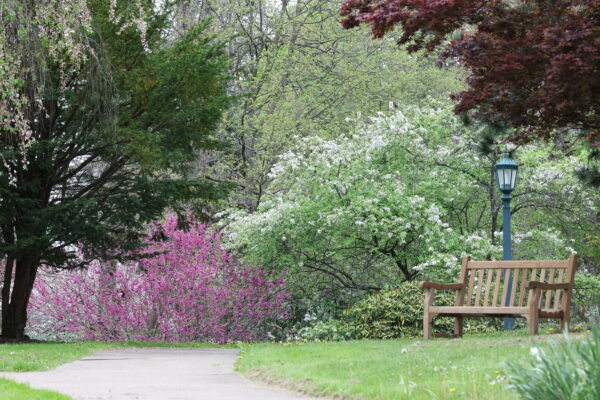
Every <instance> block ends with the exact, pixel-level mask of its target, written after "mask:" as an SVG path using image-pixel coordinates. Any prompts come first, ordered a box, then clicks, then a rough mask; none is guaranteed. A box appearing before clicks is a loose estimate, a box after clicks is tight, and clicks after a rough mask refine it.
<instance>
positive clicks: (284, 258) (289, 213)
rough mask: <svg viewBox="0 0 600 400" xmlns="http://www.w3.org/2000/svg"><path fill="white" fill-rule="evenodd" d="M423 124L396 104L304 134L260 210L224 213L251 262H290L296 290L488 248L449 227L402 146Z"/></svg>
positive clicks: (407, 272) (376, 285) (365, 284)
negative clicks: (354, 124) (357, 122)
mask: <svg viewBox="0 0 600 400" xmlns="http://www.w3.org/2000/svg"><path fill="white" fill-rule="evenodd" d="M419 130H420V129H419V127H418V126H415V125H414V124H412V123H411V122H409V120H408V119H407V118H406V117H405V116H404V115H402V114H401V113H398V114H397V115H396V116H395V117H394V118H391V119H387V118H385V117H384V116H382V117H379V118H374V119H373V122H372V123H371V124H369V125H365V126H362V127H360V128H359V129H357V131H356V132H355V133H354V134H352V135H348V136H345V137H341V138H339V139H336V140H323V139H319V138H307V139H304V140H302V144H301V145H300V146H299V147H298V148H297V149H296V150H295V151H294V152H290V153H287V154H285V155H283V156H282V158H281V161H280V162H279V163H278V164H277V165H276V166H275V167H274V168H273V169H272V171H271V177H272V178H273V185H272V186H271V191H270V196H269V198H268V200H267V201H265V202H263V203H262V204H261V205H260V206H259V209H258V211H257V212H255V213H254V214H245V213H243V212H234V213H232V214H231V215H230V216H229V218H230V220H231V222H230V223H229V225H228V226H227V229H226V232H227V233H228V235H229V238H230V239H231V241H232V242H233V243H234V246H235V247H236V248H238V249H240V250H242V251H244V252H245V254H247V257H248V259H249V260H251V261H252V262H256V261H257V260H261V261H262V262H264V263H265V265H267V264H268V265H269V266H272V267H274V268H278V269H281V270H285V271H287V273H288V274H289V277H290V282H295V283H296V286H295V289H296V290H299V291H305V290H306V291H310V290H315V288H317V289H316V290H317V291H321V293H322V294H324V293H329V294H333V293H336V291H339V290H343V291H349V292H356V291H374V290H379V289H381V288H382V287H384V286H385V285H387V284H394V283H401V282H403V281H410V280H413V279H415V278H416V277H417V276H426V275H427V274H441V275H444V274H452V273H453V272H454V271H455V267H456V266H457V261H458V259H459V257H460V255H461V254H464V253H470V254H476V255H478V256H484V255H485V254H487V253H489V252H490V251H492V249H491V247H490V242H489V240H487V239H485V238H484V237H483V235H481V234H475V232H470V233H469V234H466V235H464V236H463V235H460V234H459V233H458V232H457V231H456V230H455V229H454V228H453V227H451V226H450V225H449V223H448V219H447V218H446V214H447V212H446V211H445V210H444V209H443V208H442V207H441V206H440V203H439V202H438V201H437V199H435V198H433V197H432V196H431V191H430V190H428V188H427V184H426V182H425V180H424V178H425V177H424V176H423V175H420V174H419V171H417V170H414V169H412V168H411V167H412V165H413V164H412V161H411V160H412V158H413V156H412V154H411V152H410V151H407V150H406V149H405V148H403V146H404V145H407V144H410V141H411V140H412V139H414V138H415V137H418V132H419ZM427 178H429V176H428V177H427ZM427 271H429V272H427ZM308 282H310V283H312V285H308ZM307 294H308V293H307ZM332 297H334V296H333V295H332Z"/></svg>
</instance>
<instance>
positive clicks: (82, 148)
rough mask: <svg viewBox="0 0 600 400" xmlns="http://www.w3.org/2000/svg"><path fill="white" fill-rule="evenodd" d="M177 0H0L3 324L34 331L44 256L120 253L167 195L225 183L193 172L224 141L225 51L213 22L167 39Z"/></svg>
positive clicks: (67, 264) (201, 193) (174, 198)
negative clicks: (30, 311) (203, 154)
mask: <svg viewBox="0 0 600 400" xmlns="http://www.w3.org/2000/svg"><path fill="white" fill-rule="evenodd" d="M173 6H174V5H173V2H155V1H153V0H136V1H123V0H114V1H109V0H87V1H84V0H67V1H57V0H39V1H38V0H36V1H33V0H7V1H2V2H0V77H1V84H0V259H1V260H3V261H5V265H4V274H3V277H4V279H3V282H2V336H3V337H5V338H9V339H16V340H20V339H22V338H23V335H24V329H25V325H26V321H27V311H26V310H27V303H28V300H29V296H30V293H31V290H32V287H33V284H34V281H35V278H36V274H37V269H38V266H39V265H41V264H45V265H52V266H55V267H64V268H77V267H80V266H84V265H86V264H87V263H89V262H91V261H92V260H96V259H102V258H107V257H108V258H110V257H115V256H116V255H115V254H114V249H115V248H117V247H118V248H120V249H121V250H123V251H127V250H131V249H133V248H136V247H137V246H139V245H140V242H141V240H142V239H143V237H144V227H145V224H146V223H148V222H150V221H151V220H152V219H154V218H157V217H158V216H160V215H161V214H162V212H163V210H164V208H165V207H167V206H177V204H178V203H179V202H183V201H194V200H196V201H207V200H212V199H215V198H216V197H218V195H219V194H221V193H222V192H223V189H224V188H223V187H222V186H218V187H217V186H216V185H215V184H214V183H213V182H211V181H208V180H203V179H192V178H189V174H188V173H187V172H188V171H189V162H190V161H192V160H193V159H194V158H195V156H196V151H197V150H200V149H207V148H212V147H214V146H216V145H217V141H216V140H215V139H214V138H213V136H212V131H213V129H214V128H215V125H216V124H217V122H218V120H219V118H220V115H221V112H222V110H223V109H224V107H225V105H226V103H227V99H228V97H227V95H226V93H225V90H226V86H227V78H226V76H225V71H226V69H227V62H226V59H225V58H224V53H223V50H222V45H221V44H219V43H217V42H215V41H214V40H213V38H212V36H210V35H207V34H206V29H207V24H206V23H199V24H196V25H195V26H194V27H193V28H192V29H190V30H189V32H188V33H187V34H186V35H185V36H183V37H181V38H179V39H177V40H172V41H171V40H170V39H169V38H170V36H169V29H170V20H169V16H170V15H171V12H172V7H173ZM78 244H82V245H84V247H83V248H84V249H85V252H84V253H85V254H83V255H82V256H81V257H77V256H76V255H75V253H74V252H73V251H72V249H73V246H74V245H78Z"/></svg>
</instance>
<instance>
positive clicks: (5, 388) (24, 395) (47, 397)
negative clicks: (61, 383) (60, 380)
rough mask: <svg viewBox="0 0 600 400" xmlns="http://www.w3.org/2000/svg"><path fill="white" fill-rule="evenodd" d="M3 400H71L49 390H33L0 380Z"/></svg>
mask: <svg viewBox="0 0 600 400" xmlns="http://www.w3.org/2000/svg"><path fill="white" fill-rule="evenodd" d="M0 393H1V395H0V396H2V397H1V398H2V400H69V399H71V398H70V397H69V396H65V395H63V394H59V393H55V392H50V391H48V390H37V389H32V388H31V387H29V386H28V385H24V384H22V383H16V382H13V381H9V380H8V379H3V378H0Z"/></svg>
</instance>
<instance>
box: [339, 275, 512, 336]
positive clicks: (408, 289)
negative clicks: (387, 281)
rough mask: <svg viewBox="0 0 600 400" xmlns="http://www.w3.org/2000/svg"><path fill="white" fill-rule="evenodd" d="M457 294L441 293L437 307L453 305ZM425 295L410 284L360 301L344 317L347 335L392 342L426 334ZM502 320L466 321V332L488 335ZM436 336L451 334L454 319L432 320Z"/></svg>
mask: <svg viewBox="0 0 600 400" xmlns="http://www.w3.org/2000/svg"><path fill="white" fill-rule="evenodd" d="M455 299H456V292H454V291H440V292H438V293H437V295H436V299H435V304H436V305H453V304H454V301H455ZM423 302H424V294H423V291H422V290H421V289H419V287H418V286H417V284H416V283H413V282H408V283H404V284H402V285H401V286H399V287H395V288H392V289H389V290H385V291H382V292H379V293H375V294H372V295H370V296H367V297H365V298H363V299H362V300H360V301H358V302H357V303H356V304H355V305H354V306H353V307H352V308H350V309H347V310H345V311H344V313H343V319H342V325H343V327H344V331H347V332H349V333H350V336H351V337H353V338H357V339H393V338H400V337H418V336H421V335H422V334H423ZM501 323H502V320H501V319H500V318H496V319H484V318H481V319H467V320H465V326H464V328H465V331H466V332H469V333H474V332H489V331H493V330H496V329H497V328H499V327H500V325H501ZM433 329H434V333H444V334H451V333H452V332H453V330H454V318H449V317H438V318H434V320H433Z"/></svg>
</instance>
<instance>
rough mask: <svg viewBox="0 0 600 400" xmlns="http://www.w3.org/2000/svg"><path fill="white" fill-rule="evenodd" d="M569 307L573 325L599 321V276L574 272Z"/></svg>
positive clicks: (597, 322)
mask: <svg viewBox="0 0 600 400" xmlns="http://www.w3.org/2000/svg"><path fill="white" fill-rule="evenodd" d="M573 289H574V290H573V300H572V307H571V323H572V324H573V325H575V324H577V323H580V324H589V323H595V324H599V323H600V276H598V275H592V274H587V273H583V272H578V273H576V274H575V282H574V287H573Z"/></svg>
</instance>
